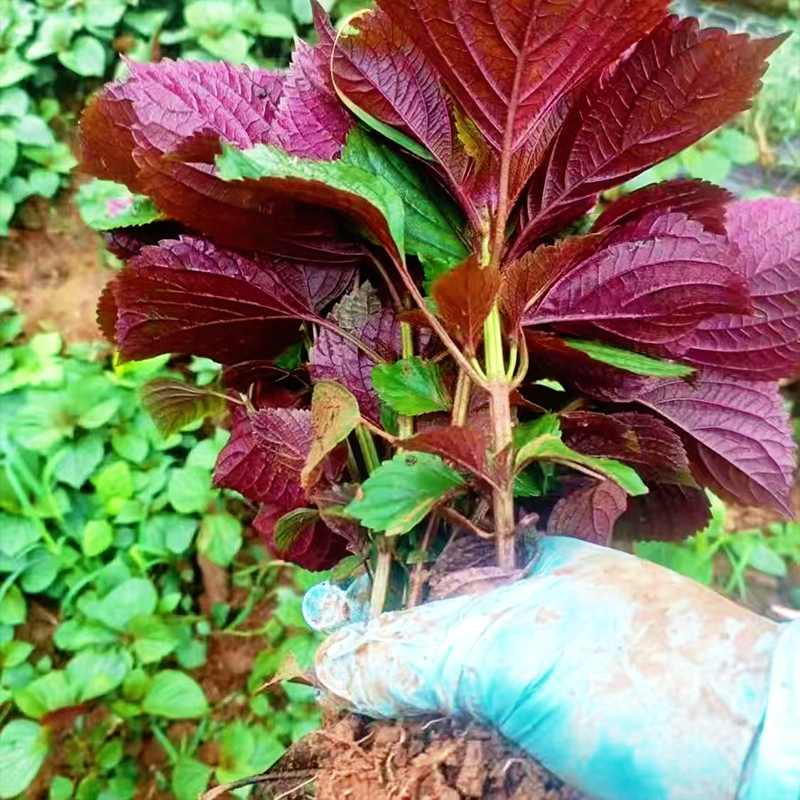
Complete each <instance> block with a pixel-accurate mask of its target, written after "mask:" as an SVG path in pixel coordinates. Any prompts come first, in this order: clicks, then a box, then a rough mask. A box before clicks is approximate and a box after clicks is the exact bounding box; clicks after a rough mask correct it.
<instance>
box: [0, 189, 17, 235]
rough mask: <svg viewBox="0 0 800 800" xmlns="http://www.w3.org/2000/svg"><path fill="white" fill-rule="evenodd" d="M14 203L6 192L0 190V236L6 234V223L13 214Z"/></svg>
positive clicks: (7, 223)
mask: <svg viewBox="0 0 800 800" xmlns="http://www.w3.org/2000/svg"><path fill="white" fill-rule="evenodd" d="M15 208H16V203H15V202H14V198H13V197H11V195H10V194H8V192H0V236H7V235H8V225H9V223H10V222H11V218H12V217H13V216H14V210H15Z"/></svg>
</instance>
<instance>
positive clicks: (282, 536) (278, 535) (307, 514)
mask: <svg viewBox="0 0 800 800" xmlns="http://www.w3.org/2000/svg"><path fill="white" fill-rule="evenodd" d="M317 520H319V511H317V509H316V508H296V509H294V511H290V512H289V513H288V514H284V515H283V516H282V517H281V518H280V519H279V520H278V521H277V522H276V523H275V530H274V531H273V535H272V538H273V539H274V541H275V546H276V547H277V548H278V550H288V549H289V548H290V547H291V546H292V543H293V542H294V540H295V539H297V537H298V536H299V535H300V534H301V533H302V532H303V531H304V530H305V529H306V528H308V527H309V526H310V525H313V524H314V523H316V522H317Z"/></svg>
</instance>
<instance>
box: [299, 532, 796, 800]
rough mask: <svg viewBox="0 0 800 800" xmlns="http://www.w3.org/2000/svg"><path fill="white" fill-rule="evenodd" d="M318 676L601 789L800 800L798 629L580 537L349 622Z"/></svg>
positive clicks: (360, 706) (603, 793)
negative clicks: (526, 567)
mask: <svg viewBox="0 0 800 800" xmlns="http://www.w3.org/2000/svg"><path fill="white" fill-rule="evenodd" d="M362 588H363V587H362ZM325 592H326V589H325V587H323V588H321V589H318V590H317V592H316V599H315V598H314V597H313V596H312V597H311V598H309V601H308V602H307V604H306V612H307V615H308V616H309V617H311V618H312V619H311V622H314V619H313V616H314V613H315V612H316V610H318V609H319V608H320V607H321V603H320V599H321V597H322V596H324V595H325ZM339 601H340V602H341V603H344V604H345V606H348V604H349V606H350V607H349V610H348V613H349V614H351V618H352V615H355V616H357V615H358V613H360V612H358V611H354V610H353V607H354V605H355V601H354V600H353V599H352V597H350V598H348V597H344V598H341V597H340V598H339ZM328 611H330V608H329V609H328ZM329 621H330V615H329ZM317 676H318V678H319V680H320V682H321V684H322V685H323V686H324V687H325V689H326V690H327V691H328V692H330V693H331V694H332V695H334V696H335V697H337V698H339V699H340V700H342V701H343V702H344V703H345V704H347V705H348V706H350V707H351V708H353V709H355V710H356V711H358V712H361V713H363V714H367V715H370V716H373V717H383V718H391V717H405V716H412V715H420V714H448V715H451V716H459V715H467V716H470V717H473V718H475V719H477V720H479V721H481V722H484V723H488V724H490V725H493V726H495V727H496V728H497V729H499V730H500V731H501V732H502V733H503V734H504V735H505V736H506V737H508V738H509V739H510V740H512V741H514V742H516V743H517V744H518V745H520V746H521V747H522V748H524V749H525V750H526V751H527V752H528V753H530V754H531V755H532V756H535V757H536V758H537V759H538V760H539V761H541V762H542V763H543V764H544V765H545V766H546V767H548V768H549V769H550V770H552V771H553V772H554V773H555V774H557V775H559V776H560V777H561V778H563V779H564V780H565V781H567V782H568V783H570V784H572V785H573V786H575V787H576V788H578V789H581V790H582V791H584V792H586V793H587V794H589V795H592V796H594V797H597V798H602V799H603V800H733V798H741V800H798V798H800V627H798V623H794V624H792V625H787V626H782V627H781V626H778V625H776V624H775V623H772V622H770V621H768V620H766V619H763V618H761V617H759V616H756V615H755V614H752V613H751V612H749V611H747V610H745V609H743V608H740V607H739V606H736V605H734V604H733V603H731V602H730V601H728V600H726V599H725V598H723V597H721V596H720V595H718V594H716V593H714V592H712V591H710V590H708V589H706V588H704V587H702V586H700V585H699V584H696V583H694V582H693V581H690V580H688V579H686V578H684V577H682V576H680V575H678V574H677V573H674V572H671V571H669V570H666V569H663V568H661V567H659V566H657V565H655V564H651V563H649V562H645V561H642V560H640V559H638V558H635V557H634V556H630V555H627V554H624V553H620V552H618V551H614V550H611V549H607V548H600V547H597V546H594V545H591V544H587V543H585V542H581V541H578V540H575V539H570V538H566V537H549V538H546V539H544V540H543V541H542V542H541V544H540V545H539V549H538V553H537V556H536V559H535V561H534V563H533V566H532V568H531V571H530V576H529V577H528V578H526V579H524V580H521V581H519V582H517V583H514V584H511V585H507V586H503V587H501V588H497V589H494V590H492V591H490V592H487V593H484V594H480V595H473V596H462V597H456V598H452V599H448V600H440V601H437V602H433V603H430V604H427V605H424V606H420V607H418V608H414V609H411V610H409V611H404V612H396V613H391V614H384V615H383V616H382V617H380V618H379V619H376V620H373V621H371V622H357V623H355V624H350V625H347V626H345V627H344V628H342V629H341V630H339V631H337V632H336V633H334V634H333V635H332V636H331V637H330V638H329V639H328V640H327V641H326V642H325V644H324V645H323V646H322V648H321V649H320V651H319V653H318V656H317Z"/></svg>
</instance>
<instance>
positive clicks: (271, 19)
mask: <svg viewBox="0 0 800 800" xmlns="http://www.w3.org/2000/svg"><path fill="white" fill-rule="evenodd" d="M259 33H260V34H261V35H262V36H266V37H267V38H269V39H292V38H294V37H295V36H296V35H297V29H296V28H295V26H294V22H292V20H291V19H290V18H289V17H287V16H286V15H285V14H281V13H280V12H278V11H264V13H263V14H262V15H261V24H260V26H259Z"/></svg>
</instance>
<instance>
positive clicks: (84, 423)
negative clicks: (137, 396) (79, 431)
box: [78, 397, 121, 430]
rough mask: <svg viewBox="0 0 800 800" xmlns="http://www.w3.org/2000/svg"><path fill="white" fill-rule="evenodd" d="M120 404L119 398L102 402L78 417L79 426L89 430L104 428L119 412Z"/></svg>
mask: <svg viewBox="0 0 800 800" xmlns="http://www.w3.org/2000/svg"><path fill="white" fill-rule="evenodd" d="M120 404H121V399H120V398H119V397H109V398H108V399H107V400H102V401H101V402H99V403H96V404H95V405H93V406H92V407H91V408H90V409H89V410H88V411H85V412H84V413H83V414H81V415H80V416H79V417H78V425H80V426H81V427H82V428H86V429H87V430H93V429H95V428H102V427H103V425H105V424H106V423H107V422H108V421H109V420H110V419H111V418H112V417H113V416H114V414H116V413H117V411H119V407H120Z"/></svg>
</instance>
